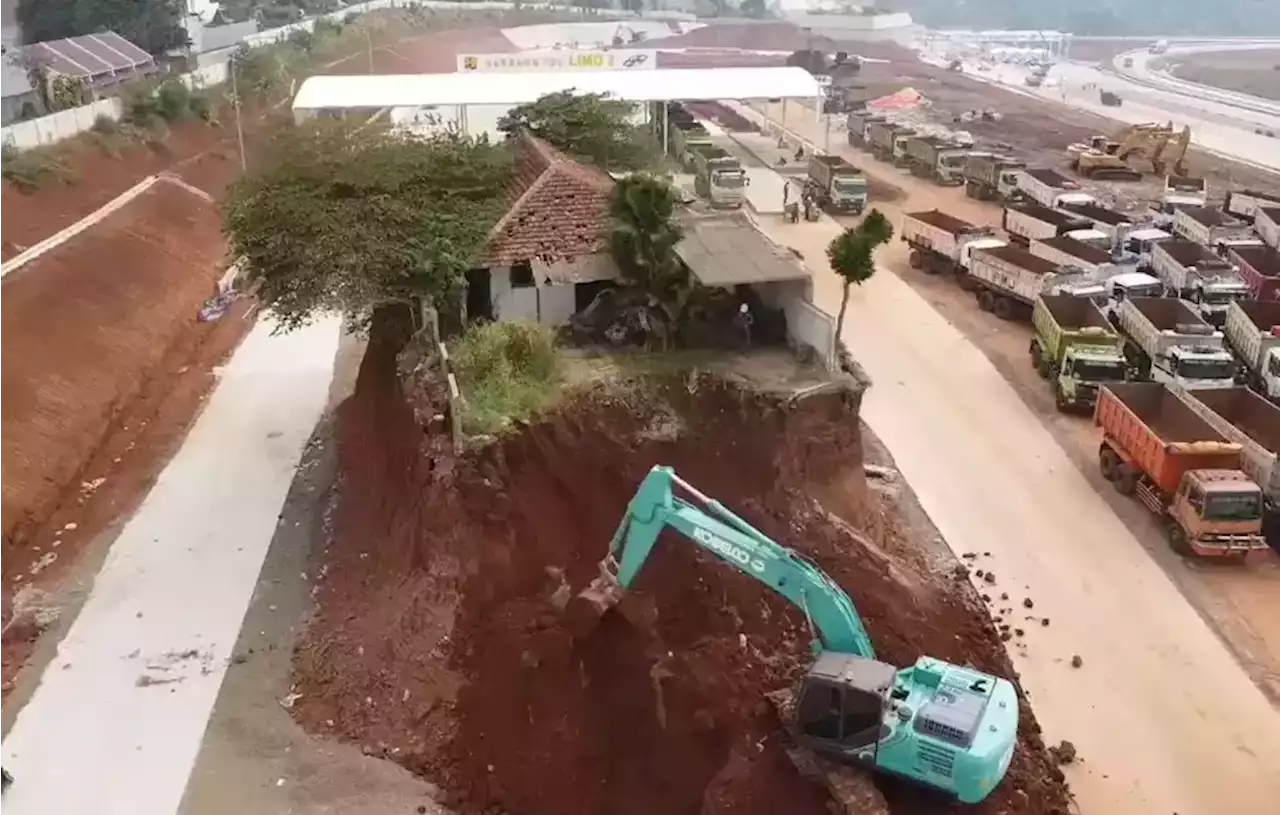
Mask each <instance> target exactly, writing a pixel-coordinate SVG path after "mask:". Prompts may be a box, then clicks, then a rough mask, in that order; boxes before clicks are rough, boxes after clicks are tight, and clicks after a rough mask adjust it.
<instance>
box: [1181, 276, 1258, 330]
mask: <svg viewBox="0 0 1280 815" xmlns="http://www.w3.org/2000/svg"><path fill="white" fill-rule="evenodd" d="M1248 298H1249V285H1248V284H1247V283H1245V282H1244V280H1242V279H1241V278H1240V277H1239V276H1238V275H1235V274H1228V275H1223V276H1221V277H1216V278H1215V277H1210V278H1205V279H1203V280H1201V281H1200V284H1199V285H1198V286H1197V288H1196V290H1195V291H1194V292H1193V293H1192V295H1191V301H1192V302H1193V303H1195V304H1196V306H1197V307H1198V308H1199V311H1200V315H1201V316H1202V317H1204V319H1205V320H1206V321H1207V322H1208V323H1209V324H1210V325H1212V326H1217V327H1218V328H1221V327H1222V325H1223V324H1224V323H1225V322H1226V321H1227V309H1229V308H1231V304H1232V303H1234V302H1235V301H1236V300H1247V299H1248Z"/></svg>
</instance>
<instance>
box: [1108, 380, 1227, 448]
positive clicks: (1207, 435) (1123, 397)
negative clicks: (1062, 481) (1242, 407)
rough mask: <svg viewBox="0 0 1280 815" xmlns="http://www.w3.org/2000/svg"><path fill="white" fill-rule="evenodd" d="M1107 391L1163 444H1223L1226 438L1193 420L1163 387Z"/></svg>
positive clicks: (1133, 385)
mask: <svg viewBox="0 0 1280 815" xmlns="http://www.w3.org/2000/svg"><path fill="white" fill-rule="evenodd" d="M1107 389H1108V390H1110V391H1111V392H1112V393H1113V394H1114V395H1115V396H1116V398H1118V399H1119V400H1120V401H1121V402H1123V403H1124V406H1125V407H1127V408H1128V409H1129V410H1130V411H1132V413H1133V414H1134V415H1135V416H1137V417H1138V419H1140V420H1141V421H1142V422H1143V423H1144V424H1146V426H1147V427H1149V428H1150V429H1151V431H1152V432H1153V433H1154V434H1155V435H1156V436H1157V437H1158V438H1159V440H1160V441H1162V442H1164V443H1165V444H1193V443H1196V442H1203V441H1216V442H1226V441H1227V437H1226V436H1223V435H1222V434H1221V433H1219V432H1218V431H1217V429H1216V428H1214V427H1213V426H1212V425H1210V424H1209V423H1208V422H1206V421H1205V420H1204V419H1202V418H1200V417H1199V416H1197V415H1196V413H1195V411H1193V410H1192V409H1191V408H1189V407H1187V406H1186V405H1185V404H1184V403H1183V402H1182V400H1181V399H1178V398H1177V396H1175V395H1174V393H1173V391H1171V390H1169V389H1168V388H1166V387H1165V386H1164V385H1160V384H1157V383H1155V382H1125V383H1116V384H1114V385H1108V386H1107Z"/></svg>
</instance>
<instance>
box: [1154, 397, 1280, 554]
mask: <svg viewBox="0 0 1280 815" xmlns="http://www.w3.org/2000/svg"><path fill="white" fill-rule="evenodd" d="M1175 393H1177V395H1178V396H1179V397H1181V398H1182V400H1183V401H1184V402H1185V403H1186V405H1187V407H1189V408H1191V409H1192V410H1194V411H1195V412H1196V414H1197V415H1198V416H1199V417H1200V418H1201V419H1204V420H1205V421H1206V422H1208V423H1209V424H1211V425H1213V428H1214V429H1215V430H1217V431H1218V432H1219V433H1221V434H1222V435H1223V436H1226V437H1227V439H1228V440H1230V441H1233V442H1235V443H1236V444H1239V445H1240V448H1241V450H1240V463H1241V469H1242V470H1243V471H1244V473H1245V475H1247V476H1249V478H1251V479H1253V482H1254V483H1255V484H1257V485H1258V486H1259V487H1261V488H1262V501H1263V511H1262V534H1263V537H1264V538H1265V539H1266V542H1267V545H1269V546H1270V547H1271V548H1272V549H1275V550H1276V551H1277V552H1280V464H1277V460H1276V459H1277V455H1276V451H1277V450H1280V407H1277V406H1276V405H1275V404H1274V403H1272V402H1268V401H1267V400H1266V399H1263V398H1262V397H1261V396H1259V395H1258V394H1256V393H1254V392H1253V391H1251V390H1249V389H1248V388H1225V389H1221V390H1207V391H1203V390H1201V391H1175Z"/></svg>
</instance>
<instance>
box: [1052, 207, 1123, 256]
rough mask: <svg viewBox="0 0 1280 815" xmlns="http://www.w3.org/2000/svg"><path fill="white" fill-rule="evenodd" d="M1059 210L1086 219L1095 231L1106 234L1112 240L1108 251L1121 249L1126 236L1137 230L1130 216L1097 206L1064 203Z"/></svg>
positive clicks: (1107, 247)
mask: <svg viewBox="0 0 1280 815" xmlns="http://www.w3.org/2000/svg"><path fill="white" fill-rule="evenodd" d="M1059 208H1060V209H1061V210H1062V211H1063V212H1066V213H1068V214H1070V215H1076V216H1079V217H1081V218H1084V219H1086V220H1087V221H1089V224H1090V226H1091V227H1092V228H1093V229H1096V230H1098V231H1099V232H1102V233H1103V234H1105V235H1106V236H1107V237H1108V238H1109V239H1110V245H1109V246H1106V247H1104V248H1106V249H1107V250H1115V249H1117V248H1119V247H1120V245H1121V244H1123V243H1124V239H1125V236H1127V235H1128V234H1129V233H1130V232H1132V231H1133V230H1134V229H1135V228H1136V224H1135V223H1134V221H1133V219H1132V218H1131V217H1130V216H1128V215H1125V214H1124V213H1121V212H1116V211H1115V210H1114V209H1107V208H1106V207H1100V206H1098V205H1097V204H1076V203H1071V202H1063V203H1062V204H1061V205H1060V207H1059Z"/></svg>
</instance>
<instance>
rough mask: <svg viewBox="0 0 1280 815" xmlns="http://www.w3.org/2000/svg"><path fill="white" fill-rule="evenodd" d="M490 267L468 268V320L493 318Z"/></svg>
mask: <svg viewBox="0 0 1280 815" xmlns="http://www.w3.org/2000/svg"><path fill="white" fill-rule="evenodd" d="M489 280H490V278H489V270H488V269H468V270H467V321H468V322H472V321H474V320H492V319H493V295H492V293H491V290H490V287H489Z"/></svg>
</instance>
